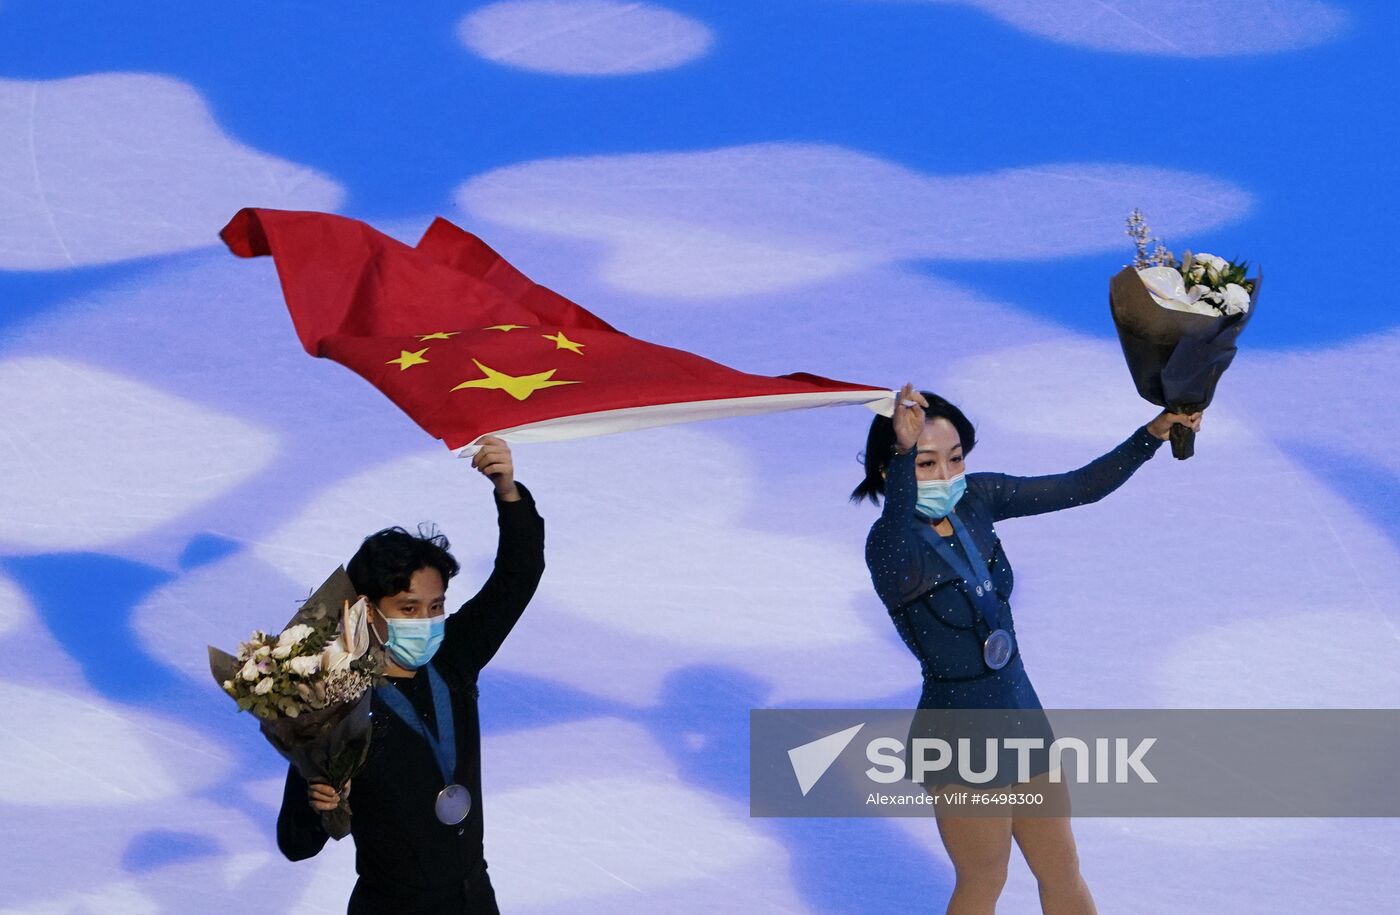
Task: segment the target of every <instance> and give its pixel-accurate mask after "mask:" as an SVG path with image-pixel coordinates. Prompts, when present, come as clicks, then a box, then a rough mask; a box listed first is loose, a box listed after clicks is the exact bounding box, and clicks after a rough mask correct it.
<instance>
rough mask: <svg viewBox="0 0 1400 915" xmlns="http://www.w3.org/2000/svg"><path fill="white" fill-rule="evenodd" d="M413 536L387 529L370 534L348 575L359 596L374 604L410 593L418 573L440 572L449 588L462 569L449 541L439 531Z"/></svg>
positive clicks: (356, 554) (419, 530)
mask: <svg viewBox="0 0 1400 915" xmlns="http://www.w3.org/2000/svg"><path fill="white" fill-rule="evenodd" d="M423 527H424V526H423V525H421V524H420V525H419V526H418V533H417V534H410V533H409V532H408V531H406V530H404V529H403V528H401V527H388V528H385V529H384V530H382V531H380V532H379V533H377V534H370V535H369V536H368V537H366V538H365V541H364V543H361V544H360V548H359V549H358V550H356V551H355V555H354V556H352V557H351V558H350V562H349V563H348V564H347V565H346V566H345V571H346V572H347V573H349V575H350V582H351V584H353V585H354V586H355V591H356V593H358V594H363V595H364V596H365V597H368V598H369V599H370V600H371V601H378V600H379V599H381V598H384V597H389V596H391V595H394V594H398V593H399V592H400V591H407V590H408V588H409V585H410V584H411V583H412V580H413V573H414V572H417V571H418V570H419V569H437V570H438V574H440V575H441V576H442V583H443V584H444V585H445V584H447V582H448V580H449V579H451V578H452V576H454V575H456V574H457V572H458V570H459V569H460V568H461V567H460V566H459V565H458V564H457V560H455V559H453V558H452V554H451V553H449V552H447V550H448V548H449V547H450V546H451V544H450V543H448V542H447V538H446V537H444V536H443V535H442V534H440V533H438V531H437V528H436V527H429V529H428V530H427V531H424V530H423Z"/></svg>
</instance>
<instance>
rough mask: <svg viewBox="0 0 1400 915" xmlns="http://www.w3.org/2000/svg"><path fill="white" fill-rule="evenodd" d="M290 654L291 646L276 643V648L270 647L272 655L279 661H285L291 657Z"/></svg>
mask: <svg viewBox="0 0 1400 915" xmlns="http://www.w3.org/2000/svg"><path fill="white" fill-rule="evenodd" d="M291 654H292V646H290V645H278V646H277V647H276V648H274V649H272V656H273V657H274V658H276V659H277V660H279V661H285V660H286V659H287V658H289V657H291Z"/></svg>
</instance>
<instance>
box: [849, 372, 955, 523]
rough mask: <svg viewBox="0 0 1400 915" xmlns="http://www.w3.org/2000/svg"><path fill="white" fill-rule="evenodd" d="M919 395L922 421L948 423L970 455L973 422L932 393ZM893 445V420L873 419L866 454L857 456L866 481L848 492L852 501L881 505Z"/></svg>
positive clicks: (925, 392) (866, 443) (921, 392)
mask: <svg viewBox="0 0 1400 915" xmlns="http://www.w3.org/2000/svg"><path fill="white" fill-rule="evenodd" d="M919 393H920V394H922V395H924V400H927V401H928V409H927V410H925V411H924V422H928V421H929V420H932V419H938V418H939V417H940V416H941V417H943V418H944V419H946V420H948V422H950V423H952V424H953V428H954V429H956V430H958V440H959V441H961V442H962V450H963V454H964V455H967V454H970V453H972V448H973V446H974V445H976V444H977V430H976V429H974V428H973V426H972V421H971V420H969V419H968V418H967V417H966V416H964V415H963V411H961V410H959V409H958V408H957V407H955V406H953V405H952V404H950V403H949V402H948V401H946V400H944V399H943V398H942V397H939V396H938V395H937V394H934V393H932V392H931V391H920V392H919ZM894 445H895V440H894V420H892V419H891V418H890V417H888V416H876V417H875V419H874V420H872V421H871V423H870V434H869V435H867V436H866V438H865V452H864V453H863V454H862V455H861V457H860V459H861V463H863V464H865V479H864V480H861V481H860V485H859V486H857V487H856V488H855V489H853V490H851V501H852V502H859V501H861V500H862V499H869V500H870V501H871V502H874V503H875V504H876V505H879V504H880V496H882V495H884V493H885V476H884V474H885V468H886V467H888V466H889V464H890V458H892V457H894Z"/></svg>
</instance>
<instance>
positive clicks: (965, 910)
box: [938, 816, 1011, 915]
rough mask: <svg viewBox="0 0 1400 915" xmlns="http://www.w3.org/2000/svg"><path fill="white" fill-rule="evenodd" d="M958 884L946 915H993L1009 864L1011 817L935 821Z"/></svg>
mask: <svg viewBox="0 0 1400 915" xmlns="http://www.w3.org/2000/svg"><path fill="white" fill-rule="evenodd" d="M938 833H939V835H940V836H942V837H943V847H944V848H946V849H947V850H948V857H949V858H951V859H952V861H953V873H954V875H955V876H956V879H957V882H956V883H955V884H954V885H953V897H952V898H951V899H949V900H948V910H947V911H948V915H992V913H993V912H995V911H996V904H997V897H998V896H1000V895H1001V888H1002V887H1003V886H1004V885H1005V884H1006V867H1007V864H1009V863H1010V861H1011V817H1009V816H1006V817H995V816H992V817H958V816H940V817H938Z"/></svg>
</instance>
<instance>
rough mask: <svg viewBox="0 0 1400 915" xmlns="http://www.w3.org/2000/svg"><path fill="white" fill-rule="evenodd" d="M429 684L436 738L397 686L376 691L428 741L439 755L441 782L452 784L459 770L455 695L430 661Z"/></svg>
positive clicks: (400, 718) (403, 720)
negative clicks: (453, 712)
mask: <svg viewBox="0 0 1400 915" xmlns="http://www.w3.org/2000/svg"><path fill="white" fill-rule="evenodd" d="M428 687H429V688H430V689H431V690H432V693H433V717H434V718H435V719H436V720H437V732H438V736H436V737H435V736H434V735H433V733H432V732H431V731H429V730H428V724H427V722H425V721H424V720H423V719H422V718H420V717H419V716H418V712H417V711H416V710H415V709H414V708H413V703H412V702H410V701H408V697H407V696H405V695H404V694H403V693H401V692H399V691H398V689H397V688H396V687H393V686H385V687H383V688H381V689H378V690H375V692H377V693H378V694H379V697H380V698H381V699H383V700H384V704H385V705H387V706H389V711H391V712H393V713H394V714H395V715H398V716H399V720H400V721H402V722H403V723H404V724H406V725H408V726H409V727H410V728H412V729H413V730H414V731H416V732H417V733H418V734H419V735H420V736H421V737H422V738H423V739H424V740H426V741H427V742H428V746H429V747H431V748H432V751H433V756H435V757H437V764H438V768H439V769H441V770H442V783H443V784H444V785H451V784H452V783H453V778H452V775H453V773H454V772H455V771H456V769H457V740H456V736H457V735H456V731H455V728H454V726H453V723H452V696H451V694H450V693H448V691H447V684H446V683H444V682H443V680H442V675H441V674H439V673H438V672H437V668H436V667H434V666H433V665H432V664H431V663H430V664H428ZM439 737H440V738H441V739H439Z"/></svg>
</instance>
